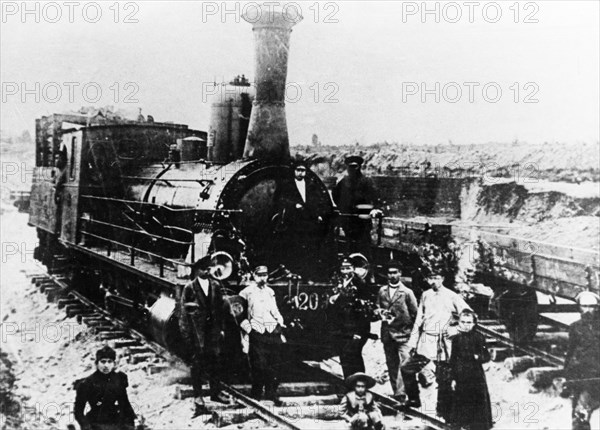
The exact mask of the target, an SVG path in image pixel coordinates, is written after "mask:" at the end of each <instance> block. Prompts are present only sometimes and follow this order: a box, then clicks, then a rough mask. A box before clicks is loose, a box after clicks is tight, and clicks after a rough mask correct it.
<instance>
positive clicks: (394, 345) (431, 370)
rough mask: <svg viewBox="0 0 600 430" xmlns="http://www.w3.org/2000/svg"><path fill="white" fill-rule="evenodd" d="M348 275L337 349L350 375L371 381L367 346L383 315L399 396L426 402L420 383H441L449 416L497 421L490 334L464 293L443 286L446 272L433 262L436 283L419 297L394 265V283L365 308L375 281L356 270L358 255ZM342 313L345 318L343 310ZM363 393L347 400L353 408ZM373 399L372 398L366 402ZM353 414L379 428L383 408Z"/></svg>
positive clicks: (341, 292)
mask: <svg viewBox="0 0 600 430" xmlns="http://www.w3.org/2000/svg"><path fill="white" fill-rule="evenodd" d="M340 272H341V275H342V276H341V281H340V283H339V285H338V288H337V291H336V294H334V295H333V296H332V297H331V298H330V304H331V305H333V306H332V308H333V309H334V310H337V309H338V308H341V309H342V311H341V312H340V311H337V313H336V311H333V312H332V313H331V315H332V322H335V323H334V326H338V328H339V335H338V333H335V334H336V339H337V341H336V347H337V350H338V354H339V357H340V364H341V366H342V371H343V373H344V377H345V378H346V379H347V381H349V382H351V384H352V383H354V381H355V380H357V378H358V379H359V380H360V381H361V382H360V384H361V386H362V384H363V383H364V384H366V385H369V383H370V381H369V378H368V377H367V375H365V373H364V372H365V365H364V360H363V357H362V348H363V346H364V345H365V343H366V341H367V339H368V337H369V335H370V324H371V322H372V321H374V320H376V319H381V333H380V339H381V342H382V344H383V351H384V353H385V357H386V364H387V368H388V374H389V379H390V384H391V386H392V390H393V396H394V398H396V400H398V401H399V402H400V403H401V404H403V405H407V406H409V407H414V408H419V407H421V400H420V389H419V385H422V386H424V387H429V386H431V385H432V384H434V383H437V394H438V396H437V413H438V415H439V416H441V417H443V418H444V419H445V420H446V422H451V423H453V424H456V425H458V426H459V427H468V428H470V429H485V430H487V429H489V428H491V427H492V414H491V404H490V397H489V393H488V389H487V384H486V379H485V373H484V371H483V367H482V364H483V363H485V362H486V361H489V359H490V356H489V353H488V351H487V349H486V344H485V339H484V338H483V336H482V335H481V334H479V333H478V332H476V331H474V330H473V329H474V327H475V325H476V323H477V316H476V315H475V313H474V312H473V311H472V310H471V308H470V307H469V306H468V305H467V303H466V302H465V301H464V300H463V298H462V297H461V296H460V295H459V294H457V293H455V292H453V291H451V290H449V289H448V288H446V287H445V286H444V285H443V276H442V275H441V273H438V272H437V271H435V269H433V268H430V267H429V268H426V272H425V280H426V282H427V284H428V285H429V287H430V288H429V289H427V290H426V291H425V292H424V293H423V295H422V297H421V299H420V301H417V299H416V297H415V294H414V293H413V291H412V290H411V289H410V288H408V287H407V286H406V285H404V284H403V283H402V281H401V267H400V266H399V264H398V263H396V262H392V263H390V264H389V265H388V267H387V278H388V279H387V284H386V285H385V286H382V287H381V288H380V289H379V291H378V293H377V296H376V299H375V301H374V305H373V306H371V307H370V306H366V305H365V303H364V302H365V300H366V297H368V295H369V293H368V288H369V287H368V286H366V285H365V283H364V282H363V281H362V280H361V279H360V278H358V277H357V276H355V275H354V268H353V266H352V263H351V261H349V260H344V261H343V262H342V265H341V269H340ZM340 313H341V315H342V318H340V317H339V316H338V314H340ZM356 395H357V394H356V393H355V394H353V395H352V396H350V397H349V398H345V399H344V401H345V402H346V403H347V407H350V404H351V403H354V401H353V400H352V399H353V398H354V397H356ZM367 403H369V402H367ZM371 415H373V416H369V414H363V415H362V418H361V419H358V418H356V419H355V420H352V419H351V420H350V421H351V422H352V423H353V425H355V427H357V428H360V426H362V425H363V424H364V422H368V423H369V424H370V425H373V427H376V426H377V425H376V423H377V421H373V417H375V418H376V417H377V413H376V412H373V414H371Z"/></svg>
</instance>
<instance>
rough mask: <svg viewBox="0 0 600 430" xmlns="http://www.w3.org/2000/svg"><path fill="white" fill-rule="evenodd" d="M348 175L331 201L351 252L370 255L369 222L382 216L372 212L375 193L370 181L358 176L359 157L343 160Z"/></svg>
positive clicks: (375, 201)
mask: <svg viewBox="0 0 600 430" xmlns="http://www.w3.org/2000/svg"><path fill="white" fill-rule="evenodd" d="M345 163H346V166H347V168H348V173H347V175H346V176H344V177H343V178H342V179H341V180H340V181H339V182H338V183H337V184H336V186H335V188H334V190H333V193H332V197H333V201H334V202H335V204H336V206H337V207H338V209H339V211H340V212H341V213H342V214H344V215H343V216H342V218H341V220H340V224H341V226H342V229H343V230H344V234H345V235H346V238H347V240H348V242H349V243H348V245H349V251H350V252H362V253H363V254H365V255H369V250H368V248H369V245H370V243H371V236H370V234H371V226H372V225H371V218H374V217H376V216H380V215H381V211H380V210H378V209H375V208H374V206H375V204H376V203H377V190H376V189H375V185H374V184H373V181H372V180H371V178H367V177H366V176H364V175H363V173H362V172H361V166H362V164H363V163H364V159H363V158H362V157H360V156H358V155H351V156H348V157H346V160H345Z"/></svg>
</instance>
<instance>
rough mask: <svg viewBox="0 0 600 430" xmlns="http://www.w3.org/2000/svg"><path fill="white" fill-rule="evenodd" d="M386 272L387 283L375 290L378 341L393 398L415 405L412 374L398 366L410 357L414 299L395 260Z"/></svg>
mask: <svg viewBox="0 0 600 430" xmlns="http://www.w3.org/2000/svg"><path fill="white" fill-rule="evenodd" d="M387 275H388V284H387V285H386V286H385V287H381V289H380V290H379V294H378V297H377V306H378V308H379V310H380V314H381V317H382V320H383V321H382V323H381V342H382V343H383V351H384V352H385V360H386V363H387V368H388V373H389V375H390V383H391V384H392V390H394V397H396V398H398V400H400V401H401V402H405V401H407V400H408V402H410V403H412V404H411V406H417V405H418V402H419V387H418V385H417V380H416V377H415V375H408V374H405V373H404V372H402V371H401V368H400V366H402V364H403V363H404V362H405V361H406V360H408V358H409V356H410V346H409V345H408V340H409V339H410V334H411V331H412V327H413V325H414V323H415V319H416V317H417V310H418V306H417V299H416V298H415V295H414V294H413V292H412V291H411V290H410V288H408V287H407V286H405V285H404V284H403V283H402V282H401V281H400V266H399V265H398V264H397V263H394V262H392V263H390V264H389V265H388V273H387ZM407 396H408V398H407ZM419 406H420V405H419Z"/></svg>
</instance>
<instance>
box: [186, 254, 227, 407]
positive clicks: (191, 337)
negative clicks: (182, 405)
mask: <svg viewBox="0 0 600 430" xmlns="http://www.w3.org/2000/svg"><path fill="white" fill-rule="evenodd" d="M193 270H195V274H196V278H195V279H194V280H193V281H192V282H190V283H189V284H187V285H186V286H185V287H183V291H182V294H181V313H180V316H179V327H180V329H181V333H182V335H183V339H184V341H185V345H186V346H187V347H188V348H189V350H188V353H189V355H190V356H191V358H192V386H193V389H194V396H195V398H196V412H195V414H194V416H198V415H201V414H204V413H207V412H208V411H207V409H206V405H205V404H204V399H203V398H202V376H203V373H205V374H206V376H208V380H209V387H210V399H211V400H212V401H216V402H221V403H228V399H226V398H225V397H224V395H223V394H222V393H221V388H220V382H221V380H222V378H223V368H222V365H221V349H222V342H223V338H224V336H225V315H224V307H225V302H224V300H223V292H222V289H221V283H220V282H219V281H217V280H216V279H214V278H213V277H212V276H211V275H210V270H209V261H208V258H204V259H202V260H200V261H199V262H198V263H197V265H196V267H194V268H193Z"/></svg>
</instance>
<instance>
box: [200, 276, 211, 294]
mask: <svg viewBox="0 0 600 430" xmlns="http://www.w3.org/2000/svg"><path fill="white" fill-rule="evenodd" d="M198 283H199V284H200V288H202V291H204V294H205V295H206V297H208V286H209V285H210V281H209V280H208V279H203V278H198Z"/></svg>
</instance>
